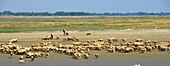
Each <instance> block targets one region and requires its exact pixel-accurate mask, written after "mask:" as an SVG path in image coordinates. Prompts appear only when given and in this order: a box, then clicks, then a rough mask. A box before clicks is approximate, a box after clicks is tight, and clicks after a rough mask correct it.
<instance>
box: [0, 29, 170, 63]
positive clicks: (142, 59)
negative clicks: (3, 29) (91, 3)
mask: <svg viewBox="0 0 170 66" xmlns="http://www.w3.org/2000/svg"><path fill="white" fill-rule="evenodd" d="M68 32H69V33H70V36H75V37H77V38H79V40H80V41H81V42H85V41H87V40H97V39H101V38H102V39H104V40H105V41H106V40H107V38H108V37H116V38H118V39H121V38H126V39H127V41H133V40H134V39H135V38H143V39H146V40H158V41H170V37H169V36H170V30H169V29H161V30H160V29H158V30H105V31H83V32H79V31H68ZM88 32H90V33H92V35H90V36H86V33H88ZM49 34H53V35H54V36H58V37H60V38H61V39H60V40H55V39H53V40H42V39H41V38H42V36H45V35H49ZM64 37H66V36H63V35H62V31H56V32H32V33H0V43H3V42H4V43H6V42H7V41H8V40H9V39H12V38H18V42H16V43H15V44H18V45H22V46H30V45H31V44H36V43H40V42H42V41H43V42H58V43H62V44H71V43H72V42H71V41H62V38H64ZM90 53H92V56H90V59H87V60H85V59H80V60H75V59H73V58H71V57H70V56H67V55H64V54H58V53H53V52H51V54H50V57H49V58H38V59H36V60H35V61H34V62H29V59H26V63H25V64H23V65H21V66H47V65H49V66H132V65H133V64H135V63H140V64H141V65H142V66H169V65H170V63H169V59H170V57H169V56H170V54H168V52H159V51H156V50H155V51H152V52H146V53H144V54H141V53H138V52H133V53H108V52H107V51H105V50H102V51H91V52H90ZM94 53H100V54H101V56H100V58H99V59H94V57H93V55H94ZM8 56H9V55H7V54H2V53H0V57H1V59H0V64H1V65H3V66H11V65H12V66H18V56H14V58H12V59H8Z"/></svg>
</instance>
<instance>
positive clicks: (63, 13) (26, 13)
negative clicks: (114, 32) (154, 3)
mask: <svg viewBox="0 0 170 66" xmlns="http://www.w3.org/2000/svg"><path fill="white" fill-rule="evenodd" d="M102 15H103V16H128V15H170V13H165V12H160V13H148V12H135V13H109V12H105V13H89V12H64V11H60V12H55V13H49V12H11V11H3V12H0V16H102Z"/></svg>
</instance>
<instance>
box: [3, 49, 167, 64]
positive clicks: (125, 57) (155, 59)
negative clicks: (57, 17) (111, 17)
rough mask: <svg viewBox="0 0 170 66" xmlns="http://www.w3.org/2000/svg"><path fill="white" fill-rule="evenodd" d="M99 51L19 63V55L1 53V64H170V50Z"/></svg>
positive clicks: (52, 54) (52, 56)
mask: <svg viewBox="0 0 170 66" xmlns="http://www.w3.org/2000/svg"><path fill="white" fill-rule="evenodd" d="M92 53H93V52H92ZM99 53H100V57H99V58H98V59H95V58H94V57H93V55H94V54H91V56H90V58H89V59H83V58H81V59H78V60H75V59H73V58H72V57H71V56H67V55H64V54H58V53H51V54H50V56H49V57H48V58H36V59H35V61H33V62H31V61H30V59H26V58H24V60H25V63H23V64H20V63H18V58H19V56H18V55H15V56H14V57H13V58H8V57H9V55H7V54H0V57H1V58H0V66H133V64H136V63H140V64H141V66H170V63H169V61H170V54H168V52H157V51H154V52H146V53H144V54H141V53H138V52H133V53H107V52H104V51H101V52H99Z"/></svg>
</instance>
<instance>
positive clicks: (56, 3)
mask: <svg viewBox="0 0 170 66" xmlns="http://www.w3.org/2000/svg"><path fill="white" fill-rule="evenodd" d="M0 11H1V12H2V11H13V12H52V13H53V12H56V11H66V12H79V11H81V12H97V13H103V12H111V13H113V12H170V0H0Z"/></svg>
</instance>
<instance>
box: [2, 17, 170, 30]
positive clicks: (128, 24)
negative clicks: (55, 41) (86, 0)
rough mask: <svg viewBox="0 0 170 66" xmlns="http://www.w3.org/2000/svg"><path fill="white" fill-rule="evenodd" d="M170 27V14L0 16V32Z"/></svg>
mask: <svg viewBox="0 0 170 66" xmlns="http://www.w3.org/2000/svg"><path fill="white" fill-rule="evenodd" d="M63 28H66V29H67V30H78V31H87V30H112V29H114V30H125V29H134V30H136V29H137V30H139V29H155V28H157V29H170V16H115V17H111V16H110V17H109V16H101V17H99V16H98V17H22V18H21V17H13V16H10V17H0V32H1V33H2V32H32V31H60V30H62V29H63Z"/></svg>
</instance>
